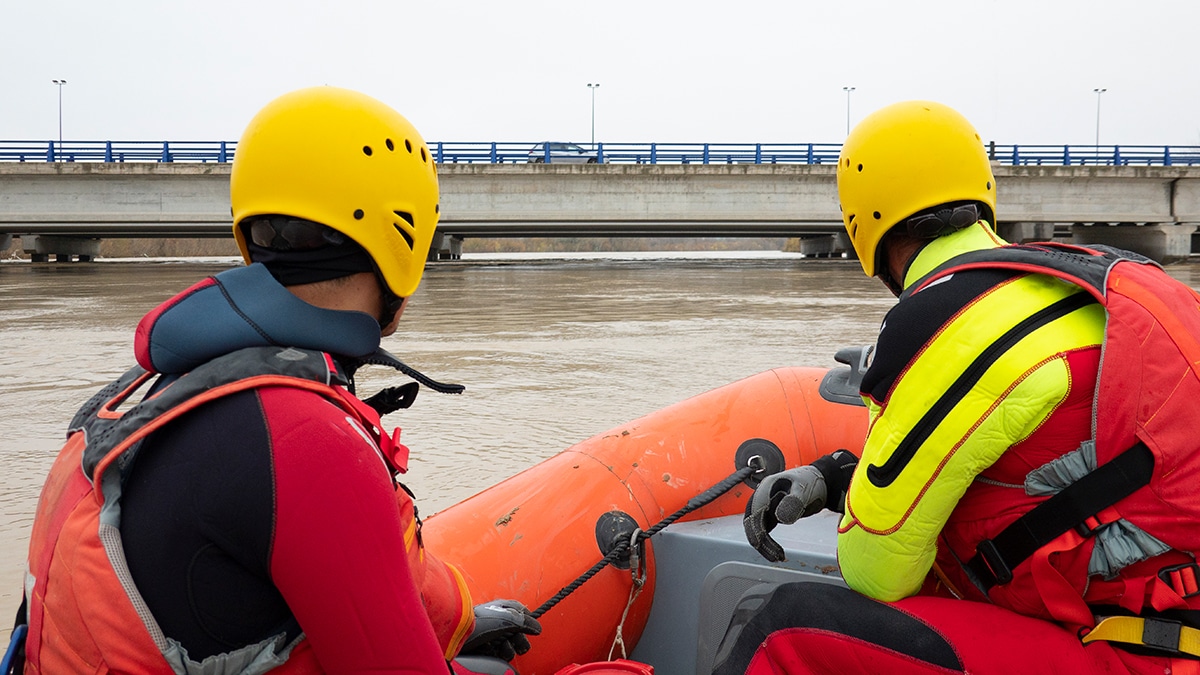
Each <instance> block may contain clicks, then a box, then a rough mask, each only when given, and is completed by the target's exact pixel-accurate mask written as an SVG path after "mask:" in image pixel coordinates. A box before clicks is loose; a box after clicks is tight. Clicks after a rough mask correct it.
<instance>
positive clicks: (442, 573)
mask: <svg viewBox="0 0 1200 675" xmlns="http://www.w3.org/2000/svg"><path fill="white" fill-rule="evenodd" d="M154 376H155V374H154V373H149V372H147V371H145V370H144V369H142V368H140V367H135V368H133V369H131V370H130V371H129V372H127V373H125V375H123V376H122V377H121V378H119V379H118V380H116V381H115V382H113V383H111V384H109V385H108V386H107V387H105V388H104V389H102V390H101V391H100V392H99V393H97V394H96V395H95V396H94V397H92V399H91V400H89V401H88V402H87V403H86V404H85V405H84V406H83V407H82V408H81V409H80V411H79V412H78V413H77V414H76V416H75V419H74V420H72V422H71V425H70V430H69V435H68V440H67V443H66V445H65V446H64V447H63V449H62V450H61V451H60V453H59V455H58V458H57V459H56V460H55V462H54V465H53V466H52V468H51V469H50V473H49V476H48V478H47V480H46V484H45V486H44V487H43V490H42V494H41V497H40V499H39V502H38V508H37V514H36V516H35V519H34V524H33V531H32V534H31V541H30V554H29V568H28V569H29V573H30V575H31V577H32V578H31V579H30V580H29V581H27V595H28V601H29V610H28V619H29V633H28V638H27V642H26V659H27V661H26V671H25V672H27V673H48V674H56V673H75V672H107V671H113V672H131V673H164V674H170V673H173V672H175V671H174V670H173V669H172V667H171V665H170V663H169V661H168V656H167V655H168V654H169V655H170V656H171V657H172V658H173V659H178V658H179V656H178V654H177V653H175V650H174V648H173V647H172V646H171V645H170V643H169V642H168V641H167V639H166V637H165V636H164V635H163V633H162V631H161V629H159V627H158V624H157V622H156V621H154V618H153V617H152V616H151V615H150V612H149V609H148V608H147V607H146V605H145V602H144V601H143V600H142V599H141V596H140V594H139V593H138V592H137V589H136V587H135V585H134V583H133V580H132V578H131V576H130V573H129V570H128V568H127V567H126V565H125V557H124V551H123V549H122V547H121V540H120V533H119V501H120V493H121V487H122V481H123V478H124V475H125V474H126V472H127V471H128V468H129V467H130V466H131V464H132V463H133V461H134V460H135V458H136V454H137V451H138V448H139V445H140V444H139V441H140V440H142V439H144V438H145V437H146V436H148V435H149V434H151V433H153V432H154V431H156V430H157V429H160V428H162V427H163V426H164V425H166V424H168V423H169V422H171V421H172V420H174V419H176V418H178V417H179V416H181V415H183V414H185V413H187V412H189V411H191V410H194V409H195V408H197V407H198V406H200V405H203V404H205V403H207V402H210V401H212V400H215V399H217V398H220V397H222V396H227V395H230V394H233V393H236V392H240V391H245V390H249V389H254V388H258V387H266V386H287V387H294V388H297V389H303V390H306V391H311V392H314V393H317V394H319V395H321V396H323V397H325V398H327V399H328V400H329V401H331V402H332V403H334V404H335V405H337V406H339V407H340V408H342V409H343V410H344V411H345V412H346V414H347V415H348V416H350V417H352V418H353V419H354V420H356V421H357V422H358V423H359V424H360V425H361V426H362V428H363V429H365V430H366V431H367V432H368V433H369V434H370V435H371V437H372V440H374V441H375V443H376V444H377V445H378V447H379V448H380V450H381V452H382V453H383V455H384V456H385V457H386V459H387V461H388V462H389V463H390V464H392V466H393V467H394V468H396V469H398V470H403V469H404V468H405V467H404V463H405V462H406V460H407V449H406V448H404V446H402V445H400V444H399V442H398V440H397V437H388V436H387V435H385V434H383V433H382V432H381V427H380V421H379V416H378V414H376V413H375V412H374V411H373V410H372V409H371V408H370V407H369V406H367V405H366V404H364V403H363V402H361V401H359V400H358V399H357V398H355V397H354V396H352V395H350V393H349V392H348V391H346V389H344V388H343V387H344V386H345V385H346V384H347V380H346V378H345V377H344V376H343V375H342V374H341V373H340V372H339V370H338V368H337V366H336V364H335V362H334V361H333V359H332V358H331V357H330V356H329V355H328V354H325V353H322V352H315V351H308V350H300V349H295V348H291V349H285V348H279V347H254V348H248V349H243V350H240V351H237V352H233V353H231V354H228V355H226V356H223V357H220V358H218V359H214V360H213V361H210V362H209V363H207V364H205V365H203V366H201V367H199V368H197V369H196V370H194V371H192V372H191V373H188V374H187V375H185V376H183V377H181V378H180V379H178V380H176V381H175V382H173V383H171V384H170V385H169V386H167V387H165V388H163V389H162V390H161V391H158V392H156V393H154V394H153V395H152V396H150V397H147V398H146V399H145V400H143V401H142V402H141V403H139V404H138V405H136V406H133V407H132V408H129V409H128V410H127V411H120V410H118V408H119V407H120V406H121V405H122V404H123V403H124V402H125V401H126V400H127V399H129V397H130V396H131V395H132V394H133V393H135V392H136V391H138V390H139V389H140V388H141V387H142V386H143V385H144V384H145V383H146V382H148V381H149V380H150V379H151V378H153V377H154ZM396 496H397V501H398V506H399V509H400V512H401V516H402V519H403V522H404V523H405V524H406V535H405V543H406V545H407V547H408V556H409V561H410V564H411V569H412V572H413V578H414V581H415V582H416V583H417V585H418V586H420V587H421V592H422V593H421V594H422V599H423V600H424V603H425V606H426V613H427V614H428V616H429V618H430V620H431V622H432V623H433V624H434V629H435V632H436V633H437V635H438V638H439V641H440V642H441V645H442V647H443V649H444V650H445V651H446V653H447V654H448V656H447V658H449V656H450V655H453V654H454V653H456V652H457V651H458V648H459V647H460V646H461V644H462V642H463V641H464V640H465V639H466V636H467V635H468V634H469V633H470V630H471V627H472V623H473V616H472V614H471V602H470V596H469V593H468V592H467V590H466V587H465V583H464V582H463V580H462V579H461V575H459V574H458V573H457V571H456V570H453V568H450V567H449V566H447V565H444V564H442V563H440V562H439V561H437V560H436V559H435V558H433V557H432V556H429V555H426V554H425V552H424V550H423V549H422V548H421V546H420V540H419V537H417V536H416V532H417V530H418V523H417V521H416V515H415V511H414V509H413V506H412V501H411V499H410V497H409V495H407V494H406V493H405V492H404V491H403V490H397V491H396ZM269 649H271V650H273V653H270V654H265V655H264V656H263V658H266V659H268V661H267V662H268V663H277V664H278V667H277V668H276V669H274V670H272V671H271V672H273V673H274V672H279V673H320V672H323V671H322V669H321V667H320V665H319V664H318V663H317V661H316V659H315V657H314V655H313V653H312V650H311V649H310V648H309V646H308V644H307V643H306V642H305V641H304V640H303V638H302V637H301V638H300V639H298V640H296V641H295V642H293V643H292V644H290V645H283V644H277V645H272V646H271V647H270V648H269Z"/></svg>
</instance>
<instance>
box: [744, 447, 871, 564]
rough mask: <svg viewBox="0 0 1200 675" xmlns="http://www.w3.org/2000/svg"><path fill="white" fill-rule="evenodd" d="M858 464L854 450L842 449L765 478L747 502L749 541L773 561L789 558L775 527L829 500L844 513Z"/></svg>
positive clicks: (745, 525)
mask: <svg viewBox="0 0 1200 675" xmlns="http://www.w3.org/2000/svg"><path fill="white" fill-rule="evenodd" d="M857 464H858V458H857V457H855V456H854V454H853V453H851V452H849V451H847V450H838V451H837V452H834V453H832V454H829V455H826V456H824V457H821V458H820V459H818V460H817V461H815V462H813V463H812V464H809V465H806V466H800V467H796V468H794V469H788V470H787V471H780V472H779V473H777V474H773V475H770V476H767V477H766V478H764V479H763V481H762V483H760V484H759V486H758V488H756V489H755V490H754V494H753V495H752V496H751V497H750V500H749V501H747V502H746V515H745V516H744V517H743V518H742V526H743V527H744V528H745V530H746V541H748V542H750V545H751V546H753V547H754V550H756V551H758V552H759V554H761V555H762V557H764V558H766V559H767V560H769V561H771V562H782V561H783V560H785V557H784V555H783V547H782V546H780V545H779V544H778V543H777V542H776V541H775V540H774V539H772V538H771V536H770V534H769V533H770V532H771V530H773V529H775V526H776V525H778V524H779V523H784V524H791V523H794V522H796V521H797V520H799V519H801V518H804V517H806V516H811V515H812V514H814V513H816V512H818V511H820V510H821V509H823V508H825V506H826V505H827V504H828V506H829V508H830V509H831V510H834V511H837V512H839V513H840V512H841V511H842V510H843V509H844V508H845V503H846V491H847V490H848V489H849V487H850V476H852V475H853V474H854V467H855V466H856V465H857ZM830 497H832V499H831V498H830Z"/></svg>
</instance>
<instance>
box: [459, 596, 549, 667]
mask: <svg viewBox="0 0 1200 675" xmlns="http://www.w3.org/2000/svg"><path fill="white" fill-rule="evenodd" d="M541 633H542V625H541V624H540V623H538V621H537V619H535V618H533V614H531V613H530V612H529V609H528V608H527V607H525V605H522V604H521V603H519V602H517V601H516V600H492V601H490V602H485V603H483V604H480V605H475V630H474V631H473V632H472V633H471V635H470V636H469V637H467V641H466V642H464V643H463V646H462V649H460V650H459V653H460V654H468V655H477V656H493V657H496V658H500V659H504V660H505V661H511V660H512V659H513V657H515V656H516V655H517V654H524V653H525V652H527V651H529V638H527V637H525V636H527V635H541Z"/></svg>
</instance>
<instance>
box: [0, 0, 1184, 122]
mask: <svg viewBox="0 0 1200 675" xmlns="http://www.w3.org/2000/svg"><path fill="white" fill-rule="evenodd" d="M0 26H2V27H3V39H0V140H48V139H54V138H57V137H58V104H59V98H58V96H59V88H58V87H57V86H56V85H54V84H53V83H52V82H51V80H52V79H56V78H57V79H65V80H66V81H67V84H66V85H65V86H64V87H63V88H62V126H63V136H64V138H66V139H68V140H71V139H75V140H181V141H182V140H197V141H199V140H236V139H237V138H238V136H240V135H241V131H242V129H243V128H244V126H245V124H246V122H247V121H249V119H250V117H251V116H252V115H253V114H254V112H255V111H256V110H258V108H260V107H261V106H262V105H263V104H265V103H266V102H267V101H269V100H270V99H271V98H273V97H275V96H277V95H279V94H281V93H284V92H286V91H289V90H291V89H295V88H299V87H304V86H309V85H315V84H331V85H338V86H342V87H349V88H352V89H358V90H360V91H363V92H365V93H368V94H370V95H372V96H375V97H376V98H379V99H381V100H383V101H385V102H387V103H389V104H391V105H393V106H394V107H395V108H396V109H398V110H399V111H400V112H401V113H403V114H404V115H405V116H407V117H408V118H409V119H410V120H412V121H413V123H414V124H416V126H417V128H418V129H419V130H420V131H421V133H422V134H423V135H424V136H425V138H426V140H428V141H434V140H443V141H492V140H496V141H522V142H524V141H530V142H533V141H538V140H545V139H554V140H571V141H576V142H584V143H586V142H588V141H590V136H591V113H592V107H591V106H592V95H593V93H594V94H595V134H596V140H598V141H607V142H649V141H657V142H712V143H718V142H720V143H749V142H770V143H785V142H786V143H790V142H820V143H840V142H841V141H842V139H843V138H844V136H845V132H846V117H847V94H846V92H845V91H844V90H843V87H854V88H855V90H854V91H853V92H852V93H851V94H850V95H849V114H850V119H851V122H854V121H856V120H858V119H861V117H862V116H863V115H865V114H867V113H868V112H870V111H871V110H874V109H876V108H878V107H881V106H883V105H886V104H889V103H892V102H895V101H899V100H904V99H912V98H928V99H933V100H938V101H942V102H944V103H947V104H950V105H952V106H955V107H957V108H958V109H959V110H961V111H962V112H963V113H964V114H966V115H967V116H968V117H969V118H970V119H971V120H972V121H973V122H974V123H975V125H976V126H977V127H978V128H979V130H980V132H981V134H982V135H983V137H984V139H985V140H994V141H996V142H998V143H1023V144H1024V143H1039V144H1041V143H1046V144H1063V143H1070V144H1091V143H1093V142H1094V141H1095V136H1096V118H1097V101H1098V99H1099V103H1100V110H1099V112H1100V125H1099V134H1100V142H1101V143H1102V144H1106V145H1107V144H1112V143H1120V144H1125V145H1137V144H1174V145H1200V0H880V1H868V0H777V1H766V0H727V1H725V2H713V1H710V0H690V1H683V0H593V1H591V2H576V1H574V0H552V1H546V2H538V1H534V0H491V1H488V0H424V1H422V2H409V1H407V0H392V1H390V2H385V1H382V0H379V1H373V0H336V1H333V0H329V1H326V0H289V1H287V2H284V1H282V0H237V1H232V0H203V1H202V2H200V1H192V0H109V1H108V2H105V1H102V0H36V1H35V0H3V1H2V2H0ZM588 83H599V84H600V87H599V88H598V89H595V90H594V92H593V90H589V89H588V88H587V84H588ZM1101 87H1102V88H1106V89H1107V91H1106V92H1104V93H1103V94H1101V95H1099V96H1098V95H1097V94H1096V93H1094V91H1093V90H1094V89H1096V88H1101Z"/></svg>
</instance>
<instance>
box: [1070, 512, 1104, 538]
mask: <svg viewBox="0 0 1200 675" xmlns="http://www.w3.org/2000/svg"><path fill="white" fill-rule="evenodd" d="M1107 524H1108V523H1105V522H1101V520H1100V519H1099V518H1097V517H1096V516H1088V517H1087V518H1084V519H1083V522H1082V523H1079V524H1078V525H1076V526H1075V531H1076V532H1078V533H1079V535H1080V536H1081V537H1083V538H1084V539H1087V538H1088V537H1090V536H1092V535H1093V534H1096V531H1097V530H1099V529H1100V528H1102V527H1104V526H1105V525H1107Z"/></svg>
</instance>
